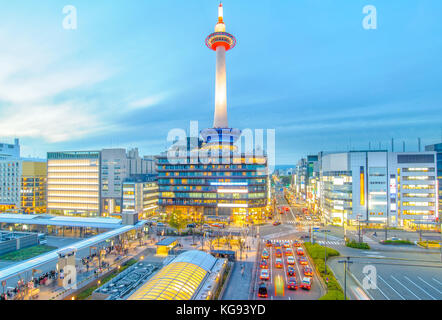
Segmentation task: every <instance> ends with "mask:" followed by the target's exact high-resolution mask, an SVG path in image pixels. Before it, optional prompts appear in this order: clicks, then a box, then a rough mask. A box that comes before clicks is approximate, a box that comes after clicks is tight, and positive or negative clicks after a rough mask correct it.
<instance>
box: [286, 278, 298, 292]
mask: <svg viewBox="0 0 442 320" xmlns="http://www.w3.org/2000/svg"><path fill="white" fill-rule="evenodd" d="M287 289H289V290H298V284H297V283H296V278H295V277H292V278H290V279H289V281H288V282H287Z"/></svg>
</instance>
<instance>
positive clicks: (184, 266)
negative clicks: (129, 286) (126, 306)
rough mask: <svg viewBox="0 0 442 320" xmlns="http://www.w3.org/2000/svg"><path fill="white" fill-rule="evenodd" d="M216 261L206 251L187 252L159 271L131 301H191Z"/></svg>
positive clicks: (131, 297)
mask: <svg viewBox="0 0 442 320" xmlns="http://www.w3.org/2000/svg"><path fill="white" fill-rule="evenodd" d="M216 261H217V259H216V258H215V257H213V256H212V255H210V254H208V253H206V252H204V251H199V250H190V251H186V252H184V253H182V254H180V255H179V256H177V257H176V258H175V259H173V260H172V261H171V262H170V263H169V264H167V265H166V266H165V267H163V268H162V269H161V270H160V271H158V273H157V274H155V275H154V276H153V277H152V278H151V279H150V280H149V281H148V282H146V283H145V284H144V285H143V286H142V287H141V288H140V289H138V290H137V291H135V293H134V294H133V295H132V296H130V297H129V300H190V299H192V297H193V296H194V295H195V293H196V292H197V291H198V288H199V287H200V286H201V284H202V283H203V282H204V279H205V278H206V276H207V275H208V274H209V273H210V270H211V269H212V267H213V266H214V265H215V263H216Z"/></svg>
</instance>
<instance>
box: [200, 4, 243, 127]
mask: <svg viewBox="0 0 442 320" xmlns="http://www.w3.org/2000/svg"><path fill="white" fill-rule="evenodd" d="M235 44H236V39H235V37H234V36H232V35H231V34H229V33H227V32H226V26H225V24H224V12H223V4H222V3H220V4H219V6H218V23H217V24H216V25H215V32H214V33H212V34H210V35H209V36H208V37H207V38H206V46H207V47H209V48H210V49H212V50H214V51H215V52H216V77H215V117H214V120H213V127H214V128H228V127H229V125H228V122H227V85H226V52H227V51H228V50H230V49H232V48H233V47H234V46H235Z"/></svg>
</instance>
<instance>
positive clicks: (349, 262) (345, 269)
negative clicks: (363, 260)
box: [338, 257, 353, 300]
mask: <svg viewBox="0 0 442 320" xmlns="http://www.w3.org/2000/svg"><path fill="white" fill-rule="evenodd" d="M338 263H343V264H344V300H347V268H348V265H349V264H351V263H353V261H350V257H346V260H339V261H338Z"/></svg>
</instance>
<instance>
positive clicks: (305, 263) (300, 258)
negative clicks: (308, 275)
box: [298, 256, 308, 266]
mask: <svg viewBox="0 0 442 320" xmlns="http://www.w3.org/2000/svg"><path fill="white" fill-rule="evenodd" d="M298 261H299V264H300V265H302V266H305V265H307V264H308V261H307V258H306V257H304V256H301V257H299V259H298Z"/></svg>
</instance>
